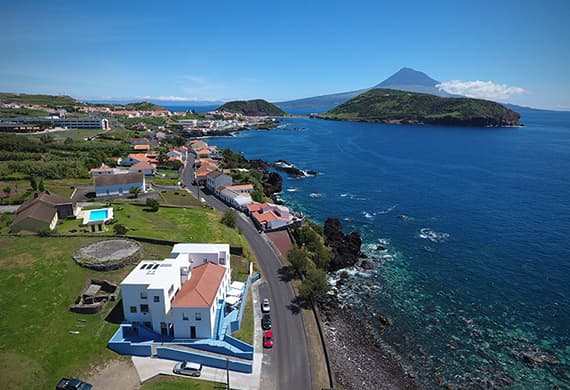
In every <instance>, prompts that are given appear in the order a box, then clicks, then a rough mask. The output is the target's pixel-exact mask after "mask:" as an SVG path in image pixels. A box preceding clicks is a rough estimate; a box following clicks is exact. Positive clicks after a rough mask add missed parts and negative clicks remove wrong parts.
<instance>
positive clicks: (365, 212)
mask: <svg viewBox="0 0 570 390" xmlns="http://www.w3.org/2000/svg"><path fill="white" fill-rule="evenodd" d="M362 215H364V217H365V218H368V219H372V218H374V216H375V215H376V213H372V214H370V213H369V212H367V211H363V212H362Z"/></svg>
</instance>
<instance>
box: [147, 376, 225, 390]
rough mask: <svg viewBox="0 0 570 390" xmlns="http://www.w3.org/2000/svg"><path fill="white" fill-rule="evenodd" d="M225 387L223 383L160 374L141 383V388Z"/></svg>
mask: <svg viewBox="0 0 570 390" xmlns="http://www.w3.org/2000/svg"><path fill="white" fill-rule="evenodd" d="M225 388H226V385H225V384H223V383H217V382H209V381H204V380H200V379H193V378H181V377H174V376H165V375H160V376H158V377H156V378H153V379H151V380H150V381H148V382H145V383H144V384H143V385H142V387H141V390H175V389H188V390H221V389H225Z"/></svg>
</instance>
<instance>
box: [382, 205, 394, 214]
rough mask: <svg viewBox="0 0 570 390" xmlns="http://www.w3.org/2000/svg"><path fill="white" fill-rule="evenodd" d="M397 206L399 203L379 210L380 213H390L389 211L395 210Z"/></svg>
mask: <svg viewBox="0 0 570 390" xmlns="http://www.w3.org/2000/svg"><path fill="white" fill-rule="evenodd" d="M396 207H398V205H397V204H395V205H394V206H391V207H388V208H387V209H386V210H382V211H378V214H388V213H389V212H391V211H392V210H394V209H395V208H396Z"/></svg>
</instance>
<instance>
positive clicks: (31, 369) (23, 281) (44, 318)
mask: <svg viewBox="0 0 570 390" xmlns="http://www.w3.org/2000/svg"><path fill="white" fill-rule="evenodd" d="M94 240H95V239H89V238H84V237H78V238H54V237H46V238H41V237H36V236H28V237H0V305H1V307H2V316H0V333H1V334H2V338H1V339H0V378H2V383H3V385H2V387H3V388H4V389H23V388H34V389H53V388H54V386H55V384H56V383H57V380H58V379H59V378H60V377H61V376H64V375H74V376H79V377H85V376H87V374H88V372H89V368H90V367H93V366H96V365H99V364H101V363H103V362H104V361H106V360H109V359H113V358H117V357H118V355H117V354H115V353H114V352H112V351H110V350H109V349H107V342H108V341H109V338H110V337H111V335H112V334H113V333H114V332H115V330H116V329H117V327H118V325H117V324H113V323H110V322H106V321H105V320H104V319H105V317H106V315H107V314H108V312H109V311H110V310H111V309H112V308H113V306H114V305H115V304H116V303H109V304H107V307H106V308H105V310H104V311H103V312H102V313H100V314H94V315H79V314H74V313H71V312H70V311H69V310H68V305H69V304H71V303H72V302H73V301H74V300H75V298H76V297H77V296H78V294H79V293H80V292H81V289H82V288H83V285H84V283H85V282H86V281H87V279H88V278H89V277H97V278H104V279H108V280H111V281H115V282H119V281H120V280H122V278H123V277H124V276H125V275H126V274H127V273H128V272H129V271H130V269H131V268H132V267H129V268H125V269H122V270H118V271H113V272H95V271H91V270H88V269H85V268H81V267H79V266H78V265H76V264H75V263H74V262H73V259H72V257H71V256H72V255H73V253H74V252H75V250H77V249H78V248H79V247H81V246H83V245H86V244H87V243H89V242H92V241H94ZM143 246H144V248H145V258H156V259H161V258H164V256H166V255H167V254H168V253H169V252H170V249H171V248H170V247H169V246H158V245H147V244H143ZM80 319H81V320H86V321H85V322H81V321H79V320H80ZM69 331H79V332H80V333H79V334H70V333H69Z"/></svg>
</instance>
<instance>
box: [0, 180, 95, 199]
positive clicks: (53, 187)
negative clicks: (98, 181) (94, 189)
mask: <svg viewBox="0 0 570 390" xmlns="http://www.w3.org/2000/svg"><path fill="white" fill-rule="evenodd" d="M90 184H93V179H91V178H88V179H87V178H86V179H60V180H48V179H46V180H44V188H45V189H46V190H48V191H49V192H51V193H52V194H56V195H60V196H67V197H70V196H71V195H72V194H73V191H74V189H75V186H85V185H90ZM6 187H10V189H11V191H10V194H9V195H8V193H5V192H4V189H5V188H6ZM0 191H2V192H1V193H0V199H2V203H5V204H14V203H16V204H19V203H22V202H24V201H25V200H26V199H28V198H30V197H31V196H32V194H33V192H34V191H33V190H32V187H31V186H30V181H29V180H25V179H22V180H0Z"/></svg>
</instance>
